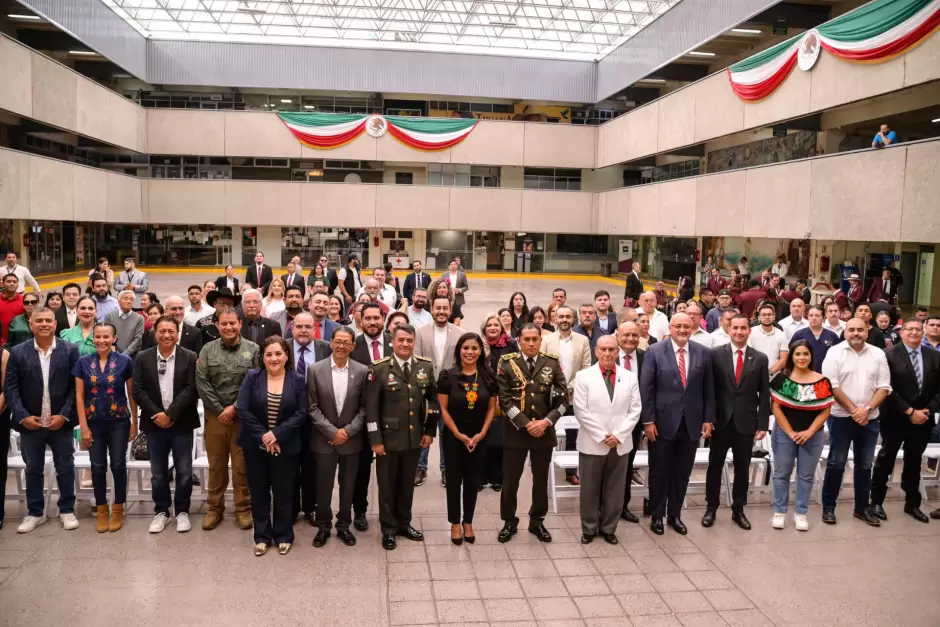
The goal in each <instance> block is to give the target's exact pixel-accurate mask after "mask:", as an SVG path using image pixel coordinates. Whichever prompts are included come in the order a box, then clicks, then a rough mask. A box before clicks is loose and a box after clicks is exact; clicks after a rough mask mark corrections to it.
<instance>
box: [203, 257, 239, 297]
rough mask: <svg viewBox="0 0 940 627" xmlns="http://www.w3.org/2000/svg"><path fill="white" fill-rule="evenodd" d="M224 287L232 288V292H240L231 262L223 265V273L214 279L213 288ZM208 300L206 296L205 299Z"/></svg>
mask: <svg viewBox="0 0 940 627" xmlns="http://www.w3.org/2000/svg"><path fill="white" fill-rule="evenodd" d="M225 287H227V288H228V289H230V290H232V294H239V293H241V292H240V291H239V284H238V279H237V278H235V268H233V267H232V266H231V264H229V265H227V266H225V274H223V275H222V276H220V277H219V278H217V279H216V280H215V289H217V290H220V289H222V288H225ZM208 300H209V299H208V297H207V298H206V301H207V302H208ZM210 306H211V305H210Z"/></svg>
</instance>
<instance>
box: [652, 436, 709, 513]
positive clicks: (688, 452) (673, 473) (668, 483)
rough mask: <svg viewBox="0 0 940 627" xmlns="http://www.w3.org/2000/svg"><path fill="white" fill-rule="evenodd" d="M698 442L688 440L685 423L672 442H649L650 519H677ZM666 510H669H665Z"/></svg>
mask: <svg viewBox="0 0 940 627" xmlns="http://www.w3.org/2000/svg"><path fill="white" fill-rule="evenodd" d="M697 448H698V440H691V439H689V433H688V430H687V429H686V427H685V420H683V421H682V422H681V423H680V424H679V430H678V431H677V432H676V435H675V437H674V438H673V439H671V440H667V439H666V438H664V437H662V436H660V437H658V438H656V441H654V442H650V449H649V451H650V479H649V484H650V486H649V487H650V515H651V516H652V517H653V518H663V517H664V516H666V515H668V516H670V517H671V518H679V517H680V515H681V514H682V502H683V501H684V500H685V491H686V489H687V488H688V487H689V476H690V475H691V474H692V466H694V465H695V449H697ZM667 507H668V509H667Z"/></svg>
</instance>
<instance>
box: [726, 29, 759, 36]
mask: <svg viewBox="0 0 940 627" xmlns="http://www.w3.org/2000/svg"><path fill="white" fill-rule="evenodd" d="M731 32H732V33H738V34H741V35H760V34H761V31H760V29H757V28H732V29H731Z"/></svg>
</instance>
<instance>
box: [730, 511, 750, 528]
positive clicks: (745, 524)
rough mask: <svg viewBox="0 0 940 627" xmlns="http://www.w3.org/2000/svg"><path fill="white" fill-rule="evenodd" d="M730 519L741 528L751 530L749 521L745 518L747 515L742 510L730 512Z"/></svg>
mask: <svg viewBox="0 0 940 627" xmlns="http://www.w3.org/2000/svg"><path fill="white" fill-rule="evenodd" d="M731 520H732V522H734V524H736V525H737V526H738V527H740V528H741V529H744V530H745V531H750V530H751V521H750V520H748V519H747V516H745V515H744V512H742V511H737V512H731Z"/></svg>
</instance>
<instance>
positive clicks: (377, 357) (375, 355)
mask: <svg viewBox="0 0 940 627" xmlns="http://www.w3.org/2000/svg"><path fill="white" fill-rule="evenodd" d="M380 359H382V356H381V355H379V341H378V340H372V361H378V360H380Z"/></svg>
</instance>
